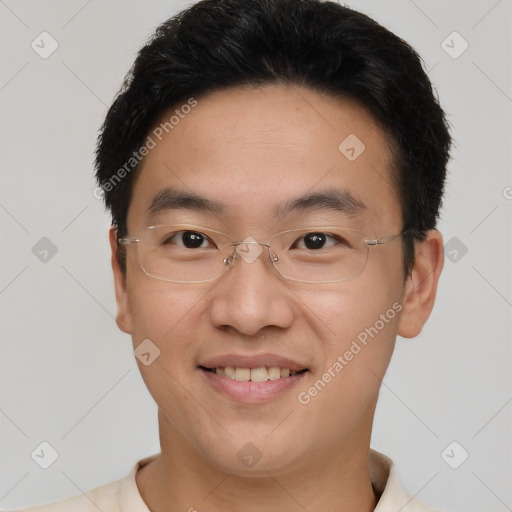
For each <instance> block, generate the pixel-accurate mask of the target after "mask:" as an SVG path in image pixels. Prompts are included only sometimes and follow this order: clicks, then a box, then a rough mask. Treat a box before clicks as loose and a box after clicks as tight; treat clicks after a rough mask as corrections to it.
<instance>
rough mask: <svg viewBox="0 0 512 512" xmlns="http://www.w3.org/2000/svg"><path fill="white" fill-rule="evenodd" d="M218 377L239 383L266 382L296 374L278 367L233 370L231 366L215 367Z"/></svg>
mask: <svg viewBox="0 0 512 512" xmlns="http://www.w3.org/2000/svg"><path fill="white" fill-rule="evenodd" d="M214 371H215V373H217V374H218V375H225V376H226V377H228V378H230V379H234V380H239V381H247V380H251V381H253V382H265V381H267V380H277V379H279V378H280V377H290V376H292V375H296V374H297V372H292V371H290V369H289V368H279V367H278V366H270V367H268V368H266V367H265V366H262V367H260V368H238V367H237V368H235V367H233V366H225V367H222V366H217V367H216V368H215V369H214Z"/></svg>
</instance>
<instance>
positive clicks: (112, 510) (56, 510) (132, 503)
mask: <svg viewBox="0 0 512 512" xmlns="http://www.w3.org/2000/svg"><path fill="white" fill-rule="evenodd" d="M158 455H159V454H155V455H151V456H150V457H146V458H145V459H142V460H140V461H138V462H137V463H136V464H135V466H134V467H133V468H132V470H131V471H130V473H128V474H127V475H126V476H125V477H123V478H121V479H120V480H117V481H115V482H111V483H109V484H106V485H102V486H100V487H96V488H95V489H92V490H91V491H89V492H87V493H86V494H87V496H85V495H84V494H79V495H78V496H74V497H72V498H68V499H65V500H63V501H58V502H56V503H50V504H48V505H40V506H37V507H31V508H24V509H19V510H16V511H12V512H98V510H101V511H102V512H150V510H149V508H148V507H147V505H146V504H145V503H144V501H143V500H142V497H141V495H140V493H139V490H138V488H137V484H136V481H135V474H136V473H137V470H138V469H139V468H141V467H142V466H144V465H146V464H148V463H149V462H151V461H152V460H154V459H156V457H158ZM370 472H371V479H372V484H373V488H374V491H375V492H376V493H377V496H379V495H380V498H379V501H378V503H377V507H376V508H375V510H374V512H438V511H435V510H434V509H432V508H430V507H429V506H427V505H425V504H424V503H422V502H421V501H419V500H417V499H415V498H413V497H411V496H410V495H409V494H407V493H406V492H405V490H404V489H403V488H402V486H401V484H400V482H399V481H398V477H397V474H396V470H395V466H394V464H393V461H392V460H391V459H390V458H389V457H386V455H384V454H382V453H380V452H378V451H376V450H371V451H370Z"/></svg>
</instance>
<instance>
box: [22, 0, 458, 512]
mask: <svg viewBox="0 0 512 512" xmlns="http://www.w3.org/2000/svg"><path fill="white" fill-rule="evenodd" d="M449 148H450V136H449V133H448V130H447V123H446V121H445V117H444V113H443V111H442V109H441V107H440V106H439V104H438V102H437V100H436V98H435V95H434V94H433V92H432V88H431V85H430V82H429V80H428V78H427V76H426V74H425V73H424V71H423V70H422V67H421V63H420V60H419V57H418V56H417V54H416V53H415V52H414V51H413V50H412V49H411V48H410V47H409V46H408V45H407V44H406V43H405V42H403V41H402V40H400V39H399V38H397V37H396V36H395V35H393V34H392V33H390V32H389V31H387V30H386V29H385V28H383V27H381V26H380V25H378V24H377V23H375V22H374V21H373V20H371V19H370V18H368V17H366V16H365V15H363V14H360V13H358V12H355V11H353V10H350V9H348V8H346V7H342V6H340V5H338V4H336V3H333V2H321V1H318V0H258V1H256V0H204V1H202V2H199V3H197V4H196V5H194V6H192V7H190V8H189V9H187V10H186V11H184V12H182V13H180V14H179V15H177V16H175V17H174V18H172V19H170V20H168V21H167V22H166V23H164V24H163V25H162V26H160V27H159V28H158V29H157V31H156V34H155V36H154V37H153V39H152V40H151V41H150V42H149V43H148V44H147V45H146V46H145V47H144V48H143V49H142V50H141V52H140V53H139V56H138V58H137V60H136V62H135V65H134V67H133V69H132V71H131V73H130V74H129V76H128V78H127V80H126V83H125V84H124V86H123V88H122V90H121V92H120V94H119V95H118V96H117V98H116V100H115V102H114V104H113V105H112V107H111V109H110V111H109V113H108V115H107V118H106V120H105V124H104V126H103V130H102V133H101V136H100V139H99V143H98V149H97V179H98V183H99V186H100V187H101V189H102V190H103V191H104V192H105V202H106V205H107V206H108V208H109V209H110V210H111V213H112V218H113V226H112V228H111V230H110V243H111V247H112V267H113V272H114V281H115V290H116V298H117V306H118V312H117V324H118V326H119V328H120V329H121V330H122V331H124V332H126V333H127V334H130V335H131V337H132V340H133V345H134V349H135V354H136V356H137V360H138V364H139V368H140V371H141V373H142V376H143V378H144V381H145V382H146V384H147V386H148V389H149V391H150V392H151V394H152V396H153V398H154V399H155V401H156V403H157V404H158V410H159V413H158V418H159V430H160V441H161V453H160V454H157V455H153V456H151V457H147V458H146V459H143V460H142V461H139V462H138V463H137V464H136V465H135V466H134V467H133V469H132V471H131V472H130V473H129V474H128V475H127V476H126V477H125V478H123V479H122V480H120V481H118V482H113V483H110V484H107V485H104V486H102V487H99V488H97V489H94V490H92V491H90V492H89V493H87V496H85V495H79V496H77V497H75V498H70V499H68V500H64V501H62V502H59V503H56V504H50V505H46V506H42V507H36V508H32V509H30V510H32V511H38V512H50V511H52V512H56V511H71V510H72V511H74V512H83V511H92V510H95V511H96V510H98V509H99V510H102V511H103V512H107V511H108V512H120V511H123V512H128V511H141V512H142V511H145V512H147V511H148V510H149V511H151V512H169V511H181V510H183V511H186V510H188V511H194V510H197V511H199V512H203V511H204V512H206V511H207V512H217V511H232V510H244V512H252V511H258V512H262V511H276V510H279V511H296V510H306V511H308V512H315V511H320V510H322V511H324V510H329V511H340V512H344V511H356V510H357V511H372V510H376V511H378V512H386V511H398V510H401V511H403V512H413V511H428V510H432V509H430V508H429V507H428V506H426V505H424V504H422V503H421V502H420V501H418V500H417V499H413V498H411V497H410V496H409V495H408V494H407V493H406V492H405V491H404V490H403V489H402V487H401V486H400V484H399V482H398V479H397V477H396V472H395V468H394V466H393V464H392V462H391V460H390V459H389V458H387V457H386V456H384V455H383V454H380V453H378V452H376V451H374V450H371V449H370V436H371V429H372V421H373V416H374V412H375V406H376V403H377V398H378V393H379V387H380V384H381V381H382V379H383V377H384V374H385V372H386V369H387V367H388V364H389V361H390V358H391V356H392V353H393V349H394V345H395V339H396V336H397V334H399V335H401V336H404V337H414V336H416V335H418V334H419V333H420V331H421V329H422V327H423V325H424V323H425V322H426V320H427V318H428V317H429V315H430V312H431V310H432V307H433V304H434V299H435V295H436V288H437V283H438V279H439V276H440V273H441V270H442V266H443V243H442V237H441V234H440V233H439V232H438V231H437V230H436V229H435V227H436V219H437V218H438V214H439V208H440V206H441V198H442V194H443V186H444V180H445V174H446V164H447V161H448V155H449ZM27 510H28V509H27Z"/></svg>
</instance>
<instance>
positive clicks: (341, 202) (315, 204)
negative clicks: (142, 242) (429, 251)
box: [146, 187, 366, 220]
mask: <svg viewBox="0 0 512 512" xmlns="http://www.w3.org/2000/svg"><path fill="white" fill-rule="evenodd" d="M227 209H228V206H227V205H226V204H225V203H222V202H221V201H217V200H213V199H208V198H206V197H203V196H200V195H198V194H194V193H189V192H184V191H180V190H178V189H176V188H173V187H167V188H164V189H163V190H161V191H160V192H158V194H157V195H156V196H155V197H154V198H153V200H152V201H151V204H150V205H149V207H148V208H147V210H146V215H147V218H148V220H152V219H153V218H154V217H156V216H158V215H159V214H161V213H164V212H166V211H169V210H195V211H198V212H205V213H213V214H221V213H224V212H225V211H226V210H227ZM297 210H298V211H303V212H306V211H316V210H335V211H340V212H342V213H345V214H346V215H348V216H350V217H355V216H357V215H360V214H362V213H363V212H364V211H365V210H366V206H365V205H364V203H363V202H362V201H360V200H359V199H357V198H356V197H355V196H354V195H352V194H351V193H350V192H349V191H347V190H338V189H327V190H324V191H318V192H314V193H308V194H306V195H304V196H301V197H297V198H295V199H290V200H289V201H286V202H285V203H283V204H281V205H278V206H276V207H275V208H274V211H273V213H274V216H275V217H276V218H278V219H281V218H283V217H284V216H286V215H287V214H288V213H290V212H292V211H297Z"/></svg>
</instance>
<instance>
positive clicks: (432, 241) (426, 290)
mask: <svg viewBox="0 0 512 512" xmlns="http://www.w3.org/2000/svg"><path fill="white" fill-rule="evenodd" d="M443 265H444V249H443V237H442V235H441V233H440V232H439V231H437V230H435V229H434V230H431V231H429V232H428V234H427V238H426V239H425V240H424V241H423V242H418V243H417V244H416V248H415V261H414V267H413V269H412V271H411V274H410V276H409V277H408V278H407V281H406V283H405V285H404V296H403V300H402V305H403V309H402V314H401V317H400V322H399V324H398V334H399V335H400V336H403V337H404V338H414V337H415V336H418V334H420V332H421V330H422V329H423V326H424V325H425V322H426V321H427V319H428V317H429V316H430V313H431V312H432V308H433V307H434V301H435V298H436V292H437V284H438V282H439V277H440V275H441V271H442V269H443Z"/></svg>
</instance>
